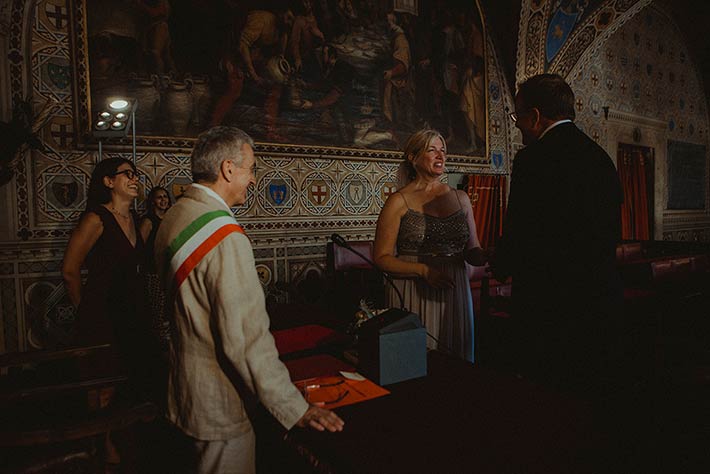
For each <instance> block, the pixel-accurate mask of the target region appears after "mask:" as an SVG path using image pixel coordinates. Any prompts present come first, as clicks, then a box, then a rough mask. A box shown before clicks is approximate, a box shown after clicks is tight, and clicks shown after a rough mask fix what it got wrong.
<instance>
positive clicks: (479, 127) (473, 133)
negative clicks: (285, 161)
mask: <svg viewBox="0 0 710 474" xmlns="http://www.w3.org/2000/svg"><path fill="white" fill-rule="evenodd" d="M485 87H486V83H485V79H484V78H483V58H482V57H481V56H473V57H472V58H470V60H468V61H467V62H466V67H465V70H464V73H463V79H462V81H461V102H460V108H461V111H462V112H463V118H464V122H465V124H466V132H467V133H468V148H467V149H466V152H468V153H472V152H474V151H477V150H479V149H480V147H481V146H482V145H483V143H485V142H484V140H485V136H486V103H485V97H486V96H485Z"/></svg>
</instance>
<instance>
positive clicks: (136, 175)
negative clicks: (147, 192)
mask: <svg viewBox="0 0 710 474" xmlns="http://www.w3.org/2000/svg"><path fill="white" fill-rule="evenodd" d="M119 174H125V175H126V178H128V179H129V180H132V179H133V178H139V177H140V175H141V174H140V173H139V172H138V171H133V170H123V171H116V172H115V173H114V174H113V177H114V178H115V177H116V176H118V175H119Z"/></svg>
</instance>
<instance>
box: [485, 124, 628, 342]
mask: <svg viewBox="0 0 710 474" xmlns="http://www.w3.org/2000/svg"><path fill="white" fill-rule="evenodd" d="M621 201H622V198H621V187H620V184H619V179H618V175H617V172H616V168H615V167H614V164H613V162H612V161H611V159H610V158H609V155H607V153H606V152H605V151H604V150H603V149H602V148H601V147H600V146H599V145H597V144H596V143H595V142H594V141H593V140H591V139H590V138H589V137H587V136H586V135H585V134H584V133H582V132H581V131H580V130H579V129H578V128H577V127H576V126H575V125H574V124H573V123H564V124H560V125H558V126H556V127H554V128H553V129H551V130H549V131H548V132H547V133H546V134H545V136H543V137H542V138H541V139H540V140H538V141H537V142H535V143H533V144H531V145H529V146H527V147H526V148H524V149H522V150H520V151H519V152H518V154H517V156H516V158H515V162H514V167H513V174H512V178H511V189H510V199H509V207H508V212H507V216H506V221H505V225H504V232H503V237H502V239H501V241H500V242H499V244H498V246H497V251H496V262H495V267H494V268H495V271H496V273H498V274H507V275H511V276H512V277H513V301H514V308H515V314H514V319H515V320H517V322H518V323H520V324H522V325H523V327H524V332H525V333H526V335H525V336H524V337H525V339H526V340H527V341H532V342H535V341H537V342H538V343H539V344H540V347H546V348H547V349H549V350H551V351H554V347H553V346H550V344H549V342H550V341H549V340H551V339H554V340H560V341H567V342H568V343H569V344H573V345H578V344H579V343H580V342H584V343H587V342H591V341H593V340H594V338H595V337H597V336H598V332H599V331H603V330H604V326H605V325H606V324H607V323H608V322H609V320H610V317H612V315H613V314H614V313H615V311H617V310H618V308H619V307H620V304H621V283H620V280H619V277H618V274H617V272H616V268H615V249H616V243H617V242H618V240H619V239H620V237H621V219H620V204H621ZM548 329H549V330H548ZM532 334H535V336H533V335H532ZM546 339H548V340H546ZM547 349H546V350H547ZM558 355H559V354H558Z"/></svg>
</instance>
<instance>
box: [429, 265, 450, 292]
mask: <svg viewBox="0 0 710 474" xmlns="http://www.w3.org/2000/svg"><path fill="white" fill-rule="evenodd" d="M423 277H424V279H425V280H426V282H427V283H428V284H429V286H432V287H433V288H439V289H445V288H453V287H454V280H452V279H451V277H449V276H448V275H446V274H444V273H442V272H440V271H439V270H437V269H436V268H434V267H431V266H429V265H424V275H423Z"/></svg>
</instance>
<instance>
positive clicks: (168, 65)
mask: <svg viewBox="0 0 710 474" xmlns="http://www.w3.org/2000/svg"><path fill="white" fill-rule="evenodd" d="M134 3H135V5H136V7H137V8H138V10H139V11H140V12H142V13H143V14H144V16H145V19H144V21H143V25H142V26H143V31H142V35H141V36H142V41H141V45H142V48H143V53H144V56H145V57H146V59H147V62H148V65H147V70H148V72H150V73H158V74H161V73H166V72H174V71H175V70H176V69H175V62H174V61H173V55H172V41H171V39H170V27H169V25H168V19H169V17H170V2H168V0H134Z"/></svg>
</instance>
